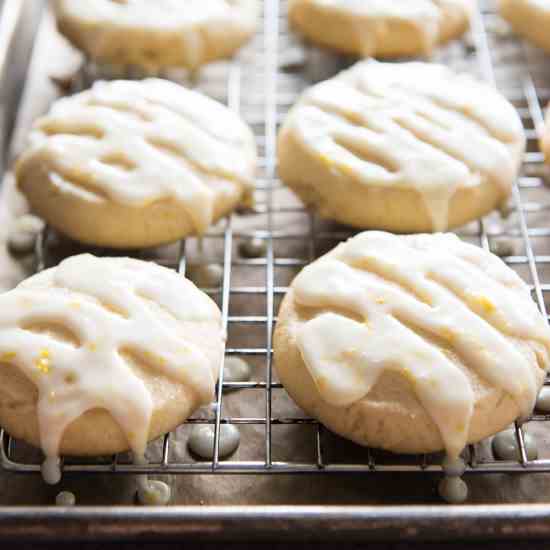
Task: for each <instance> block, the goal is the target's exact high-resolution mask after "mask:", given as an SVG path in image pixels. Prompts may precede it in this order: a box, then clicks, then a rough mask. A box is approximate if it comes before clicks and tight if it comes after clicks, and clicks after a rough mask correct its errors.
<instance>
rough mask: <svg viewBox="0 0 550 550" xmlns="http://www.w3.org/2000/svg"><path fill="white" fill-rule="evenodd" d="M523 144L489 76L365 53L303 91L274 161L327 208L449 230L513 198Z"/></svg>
mask: <svg viewBox="0 0 550 550" xmlns="http://www.w3.org/2000/svg"><path fill="white" fill-rule="evenodd" d="M524 148H525V136H524V131H523V128H522V124H521V120H520V118H519V116H518V114H517V113H516V111H515V109H514V108H513V106H512V105H511V104H510V103H509V102H508V101H507V100H506V99H505V98H504V97H503V96H501V95H500V94H499V93H498V92H497V91H495V90H494V89H493V88H491V87H489V86H488V85H485V84H482V83H480V82H478V81H476V80H474V79H473V78H472V77H470V76H468V75H464V74H457V73H455V72H453V71H451V70H450V69H448V68H446V67H444V66H441V65H437V64H429V63H417V62H412V63H379V62H376V61H362V62H359V63H357V64H356V65H354V66H353V67H352V68H351V69H349V70H347V71H344V72H342V73H340V74H339V75H337V76H336V77H334V78H332V79H330V80H327V81H325V82H322V83H320V84H317V85H315V86H313V87H312V88H310V89H308V90H306V91H305V92H304V94H303V95H302V97H301V98H300V99H299V101H298V103H297V104H296V105H295V106H294V107H293V108H292V109H291V111H290V112H289V114H288V115H287V117H286V119H285V121H284V124H283V126H282V129H281V131H280V133H279V138H278V169H279V175H280V177H281V179H282V180H283V182H284V183H286V184H287V185H288V186H289V187H290V188H291V189H293V190H294V191H295V192H296V194H297V195H298V196H299V197H300V198H301V199H302V200H303V202H304V203H305V204H306V205H308V206H312V207H315V208H316V209H317V210H318V211H319V213H320V214H321V216H323V217H325V218H329V219H333V220H336V221H339V222H341V223H344V224H349V225H352V226H354V227H358V228H365V229H384V230H387V231H393V232H404V233H408V232H430V231H442V230H445V229H447V228H450V227H456V226H460V225H463V224H465V223H467V222H469V221H471V220H475V219H477V218H480V217H481V216H483V215H485V214H487V213H488V212H490V211H491V210H493V209H495V208H496V207H498V206H499V205H500V204H501V203H503V202H504V201H505V200H506V199H507V197H508V196H509V195H510V192H511V189H512V184H513V182H514V180H515V178H516V176H517V173H518V170H519V166H520V162H521V158H522V154H523V151H524Z"/></svg>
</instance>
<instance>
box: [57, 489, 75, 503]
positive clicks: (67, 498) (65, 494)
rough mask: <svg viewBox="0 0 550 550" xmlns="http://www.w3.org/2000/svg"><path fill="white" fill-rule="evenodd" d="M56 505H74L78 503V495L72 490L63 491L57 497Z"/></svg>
mask: <svg viewBox="0 0 550 550" xmlns="http://www.w3.org/2000/svg"><path fill="white" fill-rule="evenodd" d="M55 504H56V506H74V505H75V504H76V496H75V494H74V493H71V492H70V491H61V492H60V493H57V496H56V497H55Z"/></svg>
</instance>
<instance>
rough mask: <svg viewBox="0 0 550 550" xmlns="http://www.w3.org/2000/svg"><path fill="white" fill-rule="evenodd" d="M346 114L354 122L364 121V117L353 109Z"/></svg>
mask: <svg viewBox="0 0 550 550" xmlns="http://www.w3.org/2000/svg"><path fill="white" fill-rule="evenodd" d="M346 116H347V118H348V119H349V120H350V122H353V123H354V124H361V123H362V122H363V117H362V116H361V115H360V114H359V113H352V112H351V111H348V112H347V113H346Z"/></svg>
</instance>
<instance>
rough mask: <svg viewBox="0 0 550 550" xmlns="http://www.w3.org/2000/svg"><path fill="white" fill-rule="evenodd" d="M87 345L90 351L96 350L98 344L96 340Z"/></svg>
mask: <svg viewBox="0 0 550 550" xmlns="http://www.w3.org/2000/svg"><path fill="white" fill-rule="evenodd" d="M87 347H88V349H89V350H90V351H96V350H97V344H96V343H95V342H90V343H89V344H88V346H87Z"/></svg>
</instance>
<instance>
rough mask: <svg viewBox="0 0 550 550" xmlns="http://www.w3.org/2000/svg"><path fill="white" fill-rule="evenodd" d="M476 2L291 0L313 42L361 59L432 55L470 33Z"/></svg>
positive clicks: (296, 22)
mask: <svg viewBox="0 0 550 550" xmlns="http://www.w3.org/2000/svg"><path fill="white" fill-rule="evenodd" d="M474 6H475V0H392V1H391V2H388V1H386V0H289V19H290V22H291V24H292V25H293V26H294V28H296V30H298V31H299V32H300V33H302V34H303V35H304V36H305V37H306V38H308V39H310V40H311V41H313V42H315V43H317V44H319V45H321V46H325V47H328V48H332V49H335V50H337V51H340V52H343V53H348V54H353V55H359V56H361V57H369V56H374V57H379V58H392V57H404V56H419V55H428V54H430V53H431V52H432V51H433V50H434V48H435V47H436V46H437V45H438V44H443V43H445V42H448V41H449V40H452V39H454V38H458V37H460V36H461V35H462V34H463V33H464V32H465V31H466V30H467V29H468V27H469V22H470V16H471V13H472V9H473V7H474Z"/></svg>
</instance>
